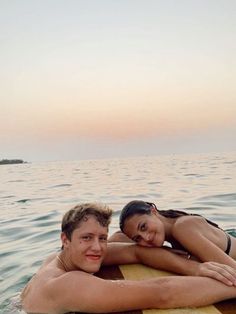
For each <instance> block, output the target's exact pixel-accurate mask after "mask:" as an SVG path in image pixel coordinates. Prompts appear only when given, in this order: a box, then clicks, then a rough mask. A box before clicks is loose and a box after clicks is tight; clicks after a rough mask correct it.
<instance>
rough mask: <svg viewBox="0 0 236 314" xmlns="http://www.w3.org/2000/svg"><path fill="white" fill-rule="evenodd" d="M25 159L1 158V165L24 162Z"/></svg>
mask: <svg viewBox="0 0 236 314" xmlns="http://www.w3.org/2000/svg"><path fill="white" fill-rule="evenodd" d="M23 163H24V160H22V159H2V160H0V165H9V164H23Z"/></svg>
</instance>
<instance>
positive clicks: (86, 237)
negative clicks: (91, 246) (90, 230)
mask: <svg viewBox="0 0 236 314" xmlns="http://www.w3.org/2000/svg"><path fill="white" fill-rule="evenodd" d="M82 239H83V240H85V241H89V240H91V239H92V237H91V236H89V235H88V236H83V237H82Z"/></svg>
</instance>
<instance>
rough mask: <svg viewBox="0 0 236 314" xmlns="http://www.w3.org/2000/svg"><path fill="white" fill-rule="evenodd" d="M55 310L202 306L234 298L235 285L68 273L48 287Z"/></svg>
mask: <svg viewBox="0 0 236 314" xmlns="http://www.w3.org/2000/svg"><path fill="white" fill-rule="evenodd" d="M48 289H49V290H51V291H50V292H49V295H50V298H51V300H50V301H49V302H53V303H55V304H56V306H57V309H56V310H57V311H65V312H68V311H80V312H90V313H106V312H118V311H127V310H135V309H148V308H176V307H186V306H204V305H208V304H212V303H215V302H218V301H221V300H223V299H229V298H234V297H236V288H235V287H228V286H226V285H223V284H221V283H220V282H217V281H215V280H213V279H210V278H203V277H162V278H156V279H150V280H141V281H129V280H122V281H121V280H118V281H112V280H103V279H101V278H97V277H94V276H92V275H89V274H85V273H82V272H70V273H67V274H65V276H62V277H60V278H58V279H56V280H55V281H54V282H53V283H52V284H51V287H50V285H49V286H48Z"/></svg>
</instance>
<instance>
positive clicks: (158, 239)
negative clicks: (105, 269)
mask: <svg viewBox="0 0 236 314" xmlns="http://www.w3.org/2000/svg"><path fill="white" fill-rule="evenodd" d="M124 233H125V234H126V235H127V236H128V237H129V238H130V239H132V240H133V241H135V242H136V243H137V244H139V245H142V246H149V247H152V246H156V247H161V246H162V245H163V243H164V241H165V231H164V225H163V223H162V222H161V220H160V219H159V218H158V216H157V215H156V214H155V213H153V212H151V213H150V214H141V215H140V214H135V215H133V216H131V217H128V218H127V219H126V220H125V224H124Z"/></svg>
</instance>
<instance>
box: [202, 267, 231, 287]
mask: <svg viewBox="0 0 236 314" xmlns="http://www.w3.org/2000/svg"><path fill="white" fill-rule="evenodd" d="M196 276H204V277H210V278H213V279H216V280H218V281H221V282H222V283H224V284H226V285H227V286H236V270H235V269H234V268H232V267H230V266H228V265H224V264H220V263H216V262H204V263H200V264H199V265H198V271H197V273H196Z"/></svg>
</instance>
